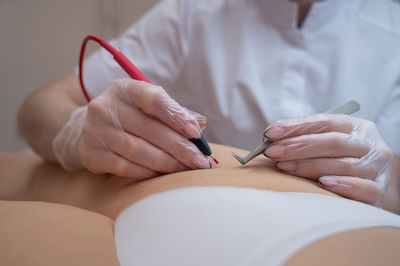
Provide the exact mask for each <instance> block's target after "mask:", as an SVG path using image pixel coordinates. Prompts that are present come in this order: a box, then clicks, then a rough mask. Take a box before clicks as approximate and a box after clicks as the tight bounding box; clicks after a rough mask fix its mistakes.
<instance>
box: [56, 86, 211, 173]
mask: <svg viewBox="0 0 400 266" xmlns="http://www.w3.org/2000/svg"><path fill="white" fill-rule="evenodd" d="M206 123H207V121H206V118H205V117H203V116H201V115H199V114H196V113H194V112H191V111H189V110H187V109H185V108H183V107H182V106H180V105H179V104H178V103H177V102H176V101H175V100H173V99H172V98H171V97H170V96H169V95H168V94H167V93H166V91H165V90H164V89H162V88H161V87H158V86H155V85H152V84H149V83H146V82H143V81H136V80H132V79H118V80H115V81H113V82H112V83H111V85H110V86H109V87H108V89H107V90H105V91H104V92H103V93H102V94H101V95H100V96H98V97H96V98H95V99H93V100H92V101H91V102H90V103H89V104H88V105H87V106H84V107H81V108H79V109H77V110H76V111H75V112H74V113H73V114H72V115H71V117H70V119H69V121H68V122H67V123H66V124H65V126H64V127H63V129H62V130H61V131H60V132H59V133H58V135H57V136H56V137H55V139H54V141H53V151H54V153H55V154H56V157H57V159H58V161H59V162H60V163H61V164H62V165H63V167H64V168H66V169H67V170H77V169H80V168H87V169H88V170H89V171H91V172H93V173H97V174H102V173H110V174H115V175H118V176H122V177H129V178H135V179H144V178H150V177H155V176H158V175H159V174H160V173H173V172H179V171H184V170H189V169H203V168H210V162H209V161H208V159H207V158H206V157H205V156H204V155H203V154H202V153H201V152H200V151H199V150H198V148H197V147H196V146H195V145H194V144H193V143H192V142H190V141H189V140H188V138H199V137H200V128H203V127H204V126H205V124H206Z"/></svg>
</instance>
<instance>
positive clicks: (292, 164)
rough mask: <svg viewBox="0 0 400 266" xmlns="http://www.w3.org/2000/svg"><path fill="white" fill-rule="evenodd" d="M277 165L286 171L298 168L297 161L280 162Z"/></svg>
mask: <svg viewBox="0 0 400 266" xmlns="http://www.w3.org/2000/svg"><path fill="white" fill-rule="evenodd" d="M276 167H278V168H279V169H281V170H282V171H286V172H293V171H296V169H297V165H296V162H278V163H277V164H276Z"/></svg>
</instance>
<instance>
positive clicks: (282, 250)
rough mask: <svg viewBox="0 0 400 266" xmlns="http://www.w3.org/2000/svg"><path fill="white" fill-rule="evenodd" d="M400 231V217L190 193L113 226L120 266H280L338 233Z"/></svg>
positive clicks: (279, 196)
mask: <svg viewBox="0 0 400 266" xmlns="http://www.w3.org/2000/svg"><path fill="white" fill-rule="evenodd" d="M382 225H387V226H396V227H400V216H398V215H395V214H392V213H389V212H386V211H384V210H381V209H378V208H375V207H372V206H369V205H366V204H362V203H359V202H355V201H351V200H346V199H341V198H334V197H330V196H324V195H316V194H308V193H292V192H273V191H266V190H257V189H245V188H231V187H193V188H184V189H177V190H171V191H167V192H163V193H159V194H155V195H152V196H150V197H147V198H145V199H143V200H141V201H139V202H137V203H135V204H133V205H131V206H130V207H128V208H127V209H125V210H124V211H123V212H122V213H121V214H120V216H119V217H118V218H117V220H116V223H115V242H116V247H117V254H118V258H119V260H120V263H121V265H122V266H128V265H141V266H146V265H174V266H180V265H182V266H187V265H202V266H203V265H208V266H212V265H218V266H222V265H230V266H231V265H263V266H264V265H282V264H283V263H284V262H285V261H286V260H287V259H289V258H290V256H291V255H293V254H294V253H295V252H296V251H298V250H299V249H301V248H302V247H304V246H306V245H308V244H309V243H311V242H313V241H315V240H318V239H321V238H323V237H326V236H328V235H331V234H334V233H337V232H341V231H344V230H350V229H356V228H364V227H373V226H382Z"/></svg>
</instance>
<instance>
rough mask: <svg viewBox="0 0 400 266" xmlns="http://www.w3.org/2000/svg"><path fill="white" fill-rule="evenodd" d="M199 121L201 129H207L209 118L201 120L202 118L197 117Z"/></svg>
mask: <svg viewBox="0 0 400 266" xmlns="http://www.w3.org/2000/svg"><path fill="white" fill-rule="evenodd" d="M197 123H199V127H200V129H201V130H202V131H203V130H204V129H206V127H207V125H208V121H207V119H206V118H205V119H204V120H200V119H197Z"/></svg>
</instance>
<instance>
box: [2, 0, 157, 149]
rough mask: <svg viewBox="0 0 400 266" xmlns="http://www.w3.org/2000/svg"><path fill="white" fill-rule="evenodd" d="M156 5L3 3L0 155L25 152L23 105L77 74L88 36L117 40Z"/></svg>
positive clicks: (100, 0)
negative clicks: (20, 124)
mask: <svg viewBox="0 0 400 266" xmlns="http://www.w3.org/2000/svg"><path fill="white" fill-rule="evenodd" d="M158 1H159V0H84V1H82V0H68V1H65V0H35V1H32V0H0V32H1V37H0V128H1V130H0V133H1V138H0V151H23V150H25V149H26V148H27V145H26V144H25V142H24V141H23V140H22V139H21V138H20V137H19V136H18V130H17V118H16V117H17V112H18V108H19V106H20V105H21V104H22V102H23V101H24V99H25V98H26V97H27V96H28V95H29V94H30V93H31V92H33V91H34V90H35V89H37V88H39V87H42V86H45V85H47V84H49V83H51V82H54V81H56V80H57V79H59V78H61V77H63V76H64V75H66V74H67V73H70V72H71V71H73V69H74V66H75V65H76V64H77V62H78V57H79V51H80V45H81V43H82V40H83V38H84V37H85V36H86V35H88V34H93V35H97V36H99V37H102V38H104V39H110V38H113V37H115V36H117V35H118V34H120V33H121V32H123V31H124V30H125V29H126V28H127V27H129V25H131V24H132V23H134V22H135V21H136V20H137V19H138V18H140V17H141V16H142V15H143V14H144V13H145V12H146V11H147V10H149V9H150V8H151V7H152V6H154V5H155V4H156V3H157V2H158ZM91 48H92V51H93V48H95V49H97V48H98V47H97V46H96V45H93V46H92V45H91ZM89 51H90V50H89ZM88 54H89V52H88V53H87V54H86V55H88Z"/></svg>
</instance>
